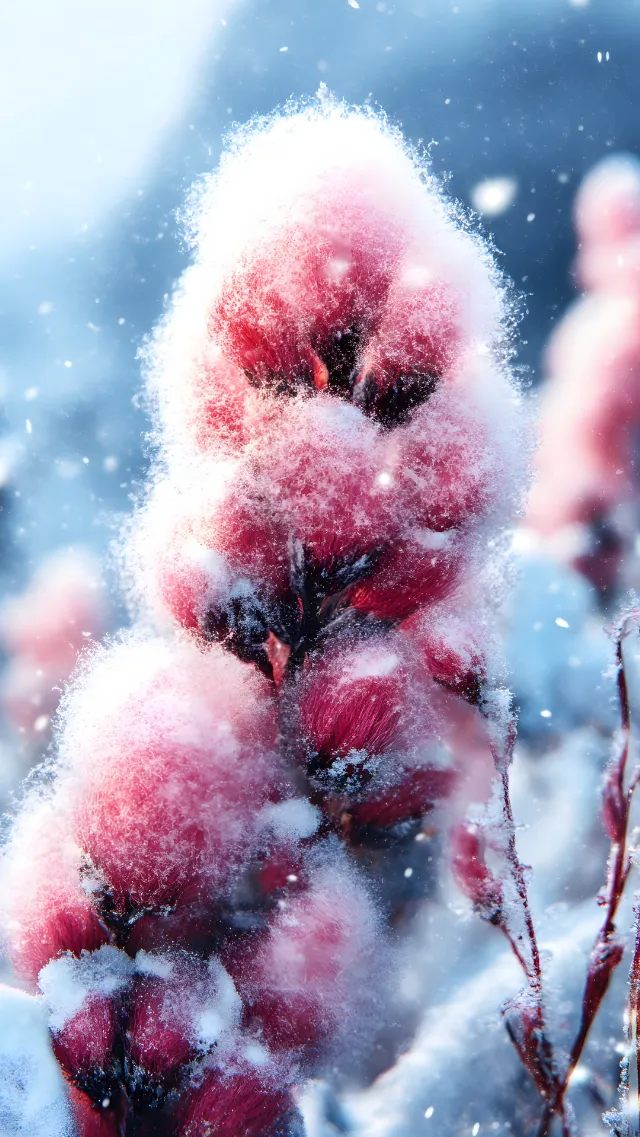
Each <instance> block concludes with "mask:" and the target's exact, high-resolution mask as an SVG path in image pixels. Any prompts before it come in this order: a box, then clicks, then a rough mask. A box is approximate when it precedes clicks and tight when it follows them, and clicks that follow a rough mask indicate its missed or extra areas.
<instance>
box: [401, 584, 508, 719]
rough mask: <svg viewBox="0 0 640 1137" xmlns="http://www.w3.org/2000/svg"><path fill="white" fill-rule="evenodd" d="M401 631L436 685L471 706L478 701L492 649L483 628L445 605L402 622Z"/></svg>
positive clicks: (419, 613)
mask: <svg viewBox="0 0 640 1137" xmlns="http://www.w3.org/2000/svg"><path fill="white" fill-rule="evenodd" d="M402 630H403V632H405V633H406V635H407V636H408V638H409V639H410V640H411V642H412V644H413V645H414V648H415V649H416V650H417V651H418V652H419V653H420V656H421V659H422V661H423V663H424V666H425V667H426V669H427V671H428V672H429V674H430V675H431V676H432V678H433V679H435V681H436V682H437V683H440V684H441V685H442V686H443V687H444V688H445V689H446V690H448V691H452V692H453V694H454V695H460V696H462V698H464V699H468V700H469V701H470V702H472V703H475V702H477V701H478V698H479V697H480V694H481V691H482V686H483V684H484V682H485V680H486V676H487V654H488V652H489V649H490V647H491V640H490V636H489V633H488V631H487V629H486V628H485V627H483V626H480V627H478V626H477V625H476V624H474V623H473V621H471V620H469V619H468V618H467V617H466V614H465V616H463V617H460V616H459V615H458V614H457V612H456V611H455V610H453V611H452V610H451V608H449V609H448V610H447V607H446V606H445V607H442V608H440V609H438V608H437V607H434V608H432V609H426V610H423V611H421V612H417V613H416V614H415V615H414V616H412V617H410V619H408V620H406V621H405V623H404V624H403V625H402Z"/></svg>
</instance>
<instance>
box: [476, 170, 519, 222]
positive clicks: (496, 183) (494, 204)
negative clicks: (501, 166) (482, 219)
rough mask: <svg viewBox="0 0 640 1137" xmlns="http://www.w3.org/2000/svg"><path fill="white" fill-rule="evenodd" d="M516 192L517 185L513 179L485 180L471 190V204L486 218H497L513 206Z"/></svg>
mask: <svg viewBox="0 0 640 1137" xmlns="http://www.w3.org/2000/svg"><path fill="white" fill-rule="evenodd" d="M517 192H518V183H517V181H516V179H515V178H508V177H502V178H485V180H484V181H482V182H478V184H477V185H475V186H474V187H473V189H472V190H471V194H470V199H471V204H472V206H473V208H474V209H475V210H476V211H477V212H478V213H483V214H484V215H485V216H486V217H498V216H499V215H500V214H501V213H505V212H506V211H507V209H509V207H510V206H512V205H513V203H514V201H515V199H516V195H517Z"/></svg>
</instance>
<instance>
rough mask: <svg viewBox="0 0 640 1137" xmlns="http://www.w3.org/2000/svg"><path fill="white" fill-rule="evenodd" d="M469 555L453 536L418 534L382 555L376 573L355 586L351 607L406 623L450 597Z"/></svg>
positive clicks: (383, 618)
mask: <svg viewBox="0 0 640 1137" xmlns="http://www.w3.org/2000/svg"><path fill="white" fill-rule="evenodd" d="M466 553H467V549H466V547H465V543H464V541H463V540H462V539H461V538H460V537H458V536H456V535H454V534H451V533H444V534H439V533H434V532H431V531H429V530H422V531H419V530H418V531H415V532H414V533H413V534H411V536H410V537H408V538H405V539H403V540H401V541H396V542H394V543H393V544H392V545H391V546H390V547H389V548H388V549H387V550H385V552H383V553H382V555H381V557H380V559H379V560H378V561H377V563H376V567H375V570H374V571H373V572H372V573H371V574H370V575H369V576H367V577H366V578H365V579H364V580H363V581H361V582H359V583H358V584H357V585H355V587H354V589H353V591H352V593H351V596H350V601H351V604H352V605H353V607H354V608H356V609H358V610H359V611H361V612H366V613H367V614H368V615H371V616H376V617H377V618H378V619H379V620H403V619H405V617H407V616H410V615H411V613H412V612H415V611H416V609H417V608H422V607H424V606H426V605H428V604H435V603H437V602H438V601H440V600H442V599H444V597H446V596H448V595H449V593H450V592H451V591H452V590H453V589H454V588H455V586H456V584H457V582H458V580H459V579H460V576H461V573H462V571H463V568H464V567H465V554H466Z"/></svg>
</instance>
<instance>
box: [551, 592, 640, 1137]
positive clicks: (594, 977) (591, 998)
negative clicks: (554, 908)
mask: <svg viewBox="0 0 640 1137" xmlns="http://www.w3.org/2000/svg"><path fill="white" fill-rule="evenodd" d="M634 625H635V626H636V628H637V626H638V614H637V613H635V612H634V613H632V614H629V615H627V616H625V617H624V618H623V619H622V620H621V621H620V623H619V625H618V629H617V635H616V676H617V685H618V701H619V704H620V730H621V735H622V739H621V745H620V753H619V755H618V757H617V759H616V760H615V762H614V764H613V766H612V767H611V768H610V771H609V776H608V778H607V781H606V782H605V815H606V817H607V828H608V830H609V834H610V836H611V839H612V840H611V850H610V853H609V857H608V860H607V880H606V884H605V890H604V897H603V903H604V905H605V906H606V910H605V917H604V920H603V923H602V926H601V928H600V930H599V932H598V933H597V935H596V938H595V941H594V944H593V948H592V950H591V961H590V964H589V971H588V974H587V980H586V983H585V988H584V994H583V996H582V1011H581V1016H580V1025H579V1027H578V1032H577V1034H576V1037H575V1039H574V1042H573V1046H572V1047H571V1052H570V1055H569V1061H568V1064H567V1068H566V1070H565V1073H564V1075H563V1077H562V1079H561V1080H560V1082H559V1084H558V1086H557V1090H556V1093H555V1094H554V1096H553V1097H552V1098H551V1099H550V1100H549V1101H548V1102H547V1103H546V1105H545V1108H544V1112H543V1114H542V1117H541V1119H540V1123H539V1125H538V1129H537V1131H536V1137H547V1134H548V1132H549V1128H550V1125H551V1122H552V1120H553V1117H554V1116H555V1114H556V1113H557V1112H558V1110H559V1109H562V1106H563V1103H564V1095H565V1093H566V1090H567V1086H568V1084H569V1080H570V1078H571V1075H572V1074H573V1072H574V1070H575V1068H576V1066H577V1065H578V1062H579V1061H580V1058H581V1056H582V1052H583V1050H584V1047H585V1043H586V1041H587V1038H588V1035H589V1031H590V1030H591V1027H592V1025H593V1022H594V1019H595V1017H596V1015H597V1013H598V1009H599V1007H600V1004H601V1002H602V1000H603V998H604V996H605V994H606V992H607V990H608V987H609V983H610V981H611V976H612V974H613V972H614V971H615V969H616V967H617V966H618V964H619V963H620V960H621V959H622V954H623V952H622V946H621V944H619V943H618V942H617V940H616V926H615V919H616V915H617V911H618V907H619V904H620V900H621V899H622V894H623V892H624V886H625V883H626V880H627V876H628V874H629V858H628V856H627V841H628V828H629V814H630V811H631V800H632V797H633V792H634V790H635V788H636V786H637V785H638V782H639V781H640V769H636V770H634V772H633V775H632V777H631V779H630V782H629V786H628V788H627V789H626V790H625V786H624V781H625V775H626V770H627V763H628V758H629V749H630V745H631V711H630V706H629V690H628V685H627V675H626V671H625V663H624V654H623V650H622V645H623V642H624V640H625V639H626V637H627V636H628V635H629V633H630V631H631V629H632V627H633V626H634Z"/></svg>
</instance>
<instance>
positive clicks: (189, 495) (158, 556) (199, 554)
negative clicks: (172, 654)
mask: <svg viewBox="0 0 640 1137" xmlns="http://www.w3.org/2000/svg"><path fill="white" fill-rule="evenodd" d="M243 469H244V468H243ZM185 479H186V480H185ZM185 479H182V480H180V481H177V480H176V479H168V480H164V481H162V482H159V483H158V484H157V485H156V486H155V487H154V490H153V493H152V494H151V496H150V498H149V500H148V502H147V504H146V506H145V509H144V511H143V513H142V515H141V518H140V522H139V526H138V529H137V531H136V533H135V534H134V537H133V541H132V543H131V546H130V549H129V560H130V566H131V573H132V576H133V578H134V580H135V584H134V587H133V592H134V595H136V596H137V598H138V601H139V604H140V606H141V607H142V608H143V609H146V610H149V609H151V613H152V615H153V616H154V617H156V619H157V617H158V616H160V617H162V616H163V615H164V616H165V617H166V615H169V617H170V618H171V619H172V620H175V621H176V622H177V623H178V624H180V625H182V627H184V628H187V629H189V630H191V631H196V632H198V633H199V634H201V635H203V636H205V637H206V638H209V639H217V640H221V641H222V642H223V643H225V644H226V645H227V646H229V647H231V649H232V650H234V651H235V652H236V654H238V655H239V656H240V658H243V659H247V660H250V661H253V660H254V657H255V655H256V654H257V653H260V652H262V654H263V655H264V652H263V647H264V644H265V642H266V640H267V636H268V624H269V619H270V614H271V613H272V612H273V611H274V610H275V609H276V608H277V605H278V602H279V601H280V600H281V598H282V597H283V596H284V595H286V594H288V589H289V566H290V555H289V531H288V530H287V529H286V527H285V526H284V524H283V521H282V518H281V517H280V516H279V513H278V511H277V507H276V508H274V506H273V505H270V504H269V502H268V501H265V499H264V495H262V494H260V493H259V492H258V487H257V485H256V483H255V481H247V477H246V470H245V471H244V475H243V473H242V470H240V471H237V472H236V474H235V476H234V477H233V479H232V478H231V474H230V472H229V471H228V470H214V469H212V468H211V467H210V466H207V465H206V464H205V465H202V466H200V465H198V466H196V467H195V468H193V469H190V470H189V471H188V473H187V475H185Z"/></svg>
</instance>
